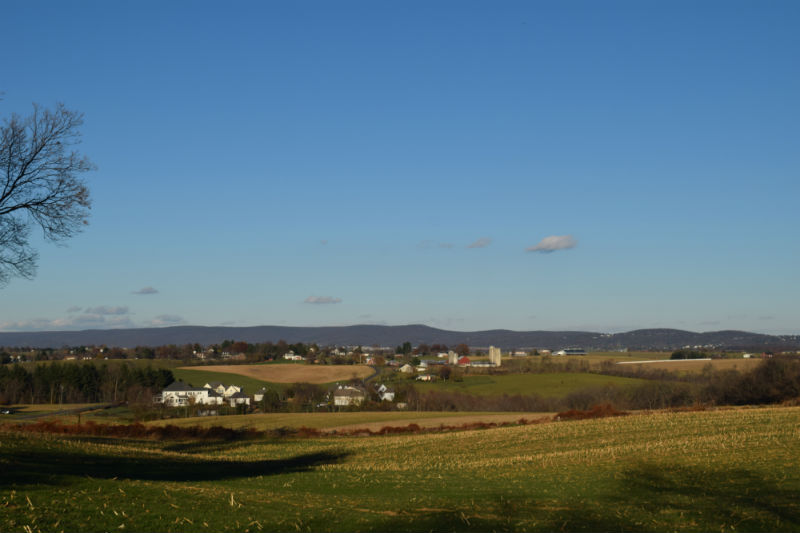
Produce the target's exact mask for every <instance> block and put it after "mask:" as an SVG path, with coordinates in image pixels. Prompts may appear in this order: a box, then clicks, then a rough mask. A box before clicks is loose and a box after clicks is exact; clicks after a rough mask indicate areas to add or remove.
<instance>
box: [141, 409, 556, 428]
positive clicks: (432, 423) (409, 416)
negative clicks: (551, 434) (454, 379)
mask: <svg viewBox="0 0 800 533" xmlns="http://www.w3.org/2000/svg"><path fill="white" fill-rule="evenodd" d="M552 415H553V413H460V412H440V411H423V412H416V411H377V412H376V411H371V412H370V411H363V412H353V413H265V414H257V415H229V416H204V417H195V418H179V419H170V420H154V421H152V422H148V425H159V426H163V425H167V424H172V425H175V426H184V427H185V426H202V427H211V426H223V427H227V428H233V429H241V428H252V429H257V430H269V429H277V428H300V427H307V428H314V429H325V430H341V429H355V428H368V429H371V430H376V429H380V428H382V427H384V426H407V425H408V424H412V423H413V424H417V425H419V426H420V427H438V426H440V425H441V424H445V425H448V426H460V425H463V424H469V423H472V422H478V421H479V422H515V421H517V420H519V419H520V418H525V419H527V420H533V419H535V418H541V417H544V416H552Z"/></svg>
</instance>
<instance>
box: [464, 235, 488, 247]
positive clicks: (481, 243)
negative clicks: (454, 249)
mask: <svg viewBox="0 0 800 533" xmlns="http://www.w3.org/2000/svg"><path fill="white" fill-rule="evenodd" d="M490 244H492V239H491V238H489V237H481V238H480V239H478V240H477V241H475V242H473V243H472V244H470V245H469V246H467V248H486V247H487V246H489V245H490Z"/></svg>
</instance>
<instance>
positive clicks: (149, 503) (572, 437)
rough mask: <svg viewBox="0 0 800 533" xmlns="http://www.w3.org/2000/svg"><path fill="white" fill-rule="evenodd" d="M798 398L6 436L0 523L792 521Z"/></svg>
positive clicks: (376, 525)
mask: <svg viewBox="0 0 800 533" xmlns="http://www.w3.org/2000/svg"><path fill="white" fill-rule="evenodd" d="M798 427H800V408H764V409H740V410H734V409H730V410H719V411H706V412H682V413H657V414H651V415H635V416H629V417H622V418H606V419H599V420H587V421H580V422H553V423H546V424H540V425H533V426H517V427H508V428H498V429H490V430H481V431H464V432H456V433H452V432H451V433H433V434H420V435H396V436H383V437H368V438H363V437H362V438H354V437H348V438H343V437H328V438H315V439H308V440H252V441H235V442H227V443H225V442H216V443H200V442H175V441H163V442H156V441H126V440H111V439H108V440H107V439H97V438H95V439H88V438H83V439H78V438H63V437H62V438H57V437H41V436H24V435H19V434H15V433H4V434H2V440H0V442H1V443H2V444H1V445H0V471H2V472H3V475H2V476H0V531H4V532H13V531H20V532H23V531H24V532H28V533H31V532H34V531H62V530H64V531H243V532H247V533H250V532H256V531H429V530H432V531H492V530H496V531H556V530H558V531H667V530H669V531H731V532H735V531H798V530H800V498H798V495H800V438H799V437H800V435H799V434H798Z"/></svg>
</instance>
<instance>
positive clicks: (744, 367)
mask: <svg viewBox="0 0 800 533" xmlns="http://www.w3.org/2000/svg"><path fill="white" fill-rule="evenodd" d="M761 361H762V359H712V360H711V361H695V360H692V359H682V360H679V361H665V362H663V363H641V364H636V363H630V364H624V365H620V366H623V367H636V366H641V367H644V368H653V369H656V368H658V369H663V370H672V371H674V372H687V373H693V374H694V373H699V372H702V371H703V368H704V367H705V366H706V365H709V364H710V365H711V366H712V367H713V368H714V370H738V371H740V372H746V371H748V370H752V369H754V368H755V367H757V366H758V365H759V364H761Z"/></svg>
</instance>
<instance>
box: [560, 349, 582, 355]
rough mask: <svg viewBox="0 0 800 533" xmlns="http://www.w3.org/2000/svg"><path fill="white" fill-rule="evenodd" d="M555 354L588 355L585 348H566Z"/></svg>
mask: <svg viewBox="0 0 800 533" xmlns="http://www.w3.org/2000/svg"><path fill="white" fill-rule="evenodd" d="M553 355H586V350H584V349H583V348H564V349H563V350H559V351H557V352H556V353H554V354H553Z"/></svg>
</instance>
